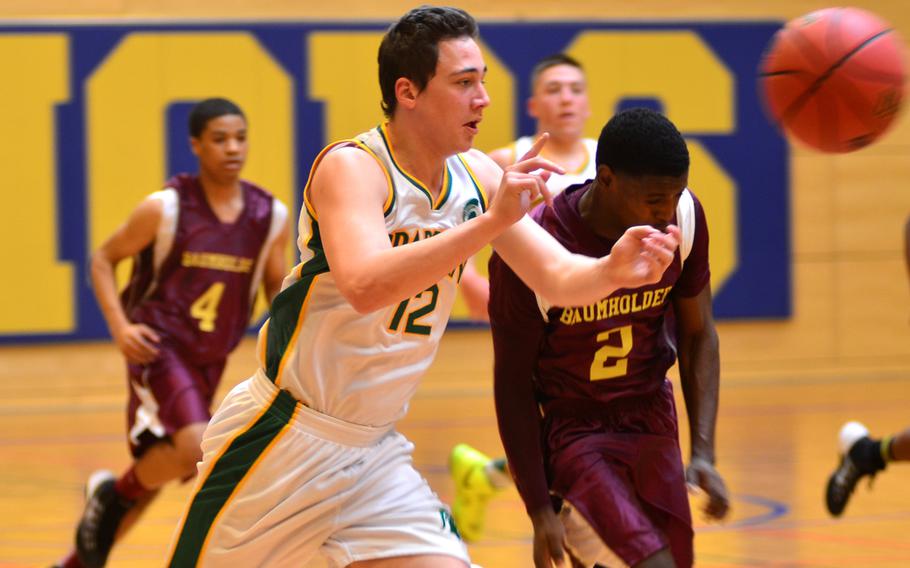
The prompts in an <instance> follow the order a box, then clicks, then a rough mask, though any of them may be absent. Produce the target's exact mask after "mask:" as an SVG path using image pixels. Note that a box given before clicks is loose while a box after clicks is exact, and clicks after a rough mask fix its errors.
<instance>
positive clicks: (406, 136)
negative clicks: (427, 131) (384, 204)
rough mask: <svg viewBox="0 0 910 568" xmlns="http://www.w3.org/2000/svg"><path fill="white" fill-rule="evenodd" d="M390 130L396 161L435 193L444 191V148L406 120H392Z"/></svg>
mask: <svg viewBox="0 0 910 568" xmlns="http://www.w3.org/2000/svg"><path fill="white" fill-rule="evenodd" d="M386 132H387V133H388V135H389V146H390V147H391V148H392V152H393V154H394V156H395V161H396V163H397V164H398V167H400V168H401V169H402V170H404V171H405V172H407V174H408V175H410V176H411V177H414V178H416V179H417V180H418V181H420V182H421V183H422V184H424V185H425V186H426V187H427V188H428V189H429V190H430V193H432V194H433V196H434V197H435V196H438V195H439V192H440V191H442V180H443V172H444V171H445V161H446V158H448V156H447V155H445V153H444V152H441V151H439V150H437V149H436V148H434V146H433V144H432V143H431V142H430V140H428V137H426V136H421V134H420V131H419V130H415V129H413V128H410V127H409V125H408V124H407V123H406V122H405V121H401V120H398V121H394V122H393V121H390V122H389V123H388V125H387V128H386Z"/></svg>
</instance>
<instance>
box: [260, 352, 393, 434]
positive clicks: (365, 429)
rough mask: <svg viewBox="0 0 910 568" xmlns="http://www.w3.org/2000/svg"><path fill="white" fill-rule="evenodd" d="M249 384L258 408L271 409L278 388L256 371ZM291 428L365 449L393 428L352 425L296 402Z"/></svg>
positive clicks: (391, 425) (263, 374)
mask: <svg viewBox="0 0 910 568" xmlns="http://www.w3.org/2000/svg"><path fill="white" fill-rule="evenodd" d="M249 385H250V387H249V389H250V390H249V392H250V395H251V396H252V397H253V398H254V399H255V400H256V401H257V402H258V403H259V404H261V405H262V406H272V405H273V403H274V402H275V400H276V397H278V396H279V391H280V389H279V388H278V387H277V386H276V385H275V383H273V382H272V381H270V380H269V378H268V377H267V376H266V375H265V373H264V372H263V371H262V369H258V370H257V371H256V374H255V375H253V377H252V378H250V380H249ZM284 396H288V397H290V398H293V397H291V396H290V394H289V393H288V392H287V391H284ZM291 427H292V428H295V429H298V430H300V431H303V432H306V433H308V434H311V435H313V436H317V437H319V438H322V439H324V440H329V441H331V442H335V443H339V444H344V445H347V446H359V447H367V446H372V445H373V444H375V443H376V442H378V441H379V440H380V439H381V438H382V437H383V436H385V435H386V434H388V433H389V432H391V431H392V430H393V428H394V425H393V424H389V425H387V426H379V427H375V426H364V425H363V424H354V423H353V422H347V421H345V420H341V419H340V418H335V417H334V416H329V415H328V414H323V413H321V412H318V411H316V410H313V409H312V408H310V407H308V406H306V405H305V404H303V403H302V402H300V401H297V404H296V406H295V407H294V419H293V422H292V424H291Z"/></svg>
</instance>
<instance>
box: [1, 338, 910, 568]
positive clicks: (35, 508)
mask: <svg viewBox="0 0 910 568" xmlns="http://www.w3.org/2000/svg"><path fill="white" fill-rule="evenodd" d="M491 361H492V354H491V348H490V342H489V337H488V333H487V332H486V331H483V330H479V331H478V330H475V331H452V332H449V333H448V334H447V336H446V338H445V339H444V341H443V344H442V347H441V349H440V354H439V357H438V359H437V361H436V363H435V364H434V366H433V368H432V370H431V372H430V373H429V375H428V377H427V378H426V379H425V382H424V384H423V385H422V387H421V389H420V390H419V391H418V394H417V396H416V398H415V399H414V401H413V403H412V406H411V412H410V415H409V416H408V418H406V419H405V420H404V422H403V423H402V424H401V428H400V429H401V430H402V431H403V432H404V433H405V434H406V435H408V436H409V437H410V438H411V439H412V440H413V441H414V442H415V444H416V446H417V450H416V453H415V462H416V464H417V466H418V468H419V469H420V470H421V471H422V472H423V473H424V475H426V477H427V478H428V479H429V481H430V483H431V485H432V486H433V487H434V488H435V489H436V491H437V492H438V493H439V494H440V496H441V497H442V498H443V499H444V500H447V499H449V498H450V497H451V495H452V490H453V489H452V484H451V482H450V480H449V478H448V475H447V473H446V465H445V464H446V457H447V455H448V452H449V450H450V448H451V447H452V445H453V444H455V443H457V442H460V441H468V442H470V443H472V444H474V445H475V446H477V447H478V448H480V449H482V450H484V451H486V452H488V453H491V454H498V453H499V452H500V451H501V450H500V445H499V438H498V435H497V432H496V424H495V418H494V414H493V403H492V393H491V374H490V369H491ZM253 365H254V363H253V344H252V340H246V341H245V342H244V343H243V344H242V345H241V347H240V349H239V350H238V352H237V353H235V355H234V358H233V360H232V362H231V364H230V365H229V366H228V369H227V372H226V374H225V384H224V385H223V389H222V394H223V393H224V392H226V389H227V387H229V386H231V385H233V384H235V383H236V382H237V381H239V380H241V379H243V378H245V377H246V376H247V375H249V374H250V372H251V371H252V369H253ZM796 367H799V366H798V365H797V366H796ZM722 380H723V388H722V401H721V412H720V420H719V433H718V437H719V439H718V444H719V445H718V460H719V466H720V469H721V472H722V473H723V474H724V476H725V477H726V480H727V482H728V484H729V486H730V489H731V493H732V497H733V513H732V516H731V518H730V519H729V520H728V521H727V522H725V523H724V524H706V523H705V522H703V520H702V519H701V516H700V515H699V514H698V513H696V514H695V517H696V525H697V534H696V554H697V565H698V566H704V567H714V568H720V567H728V566H793V567H819V568H821V567H847V566H849V567H857V566H887V567H907V566H910V466H903V467H902V466H901V465H897V466H892V467H891V468H889V470H888V471H887V472H885V474H884V475H881V476H879V478H878V479H876V480H875V484H874V487H873V489H872V490H871V491H870V490H869V489H868V488H866V487H865V486H861V487H860V488H859V489H858V493H857V495H855V496H854V499H853V501H852V502H851V504H850V507H849V508H848V510H847V513H846V514H845V516H844V517H843V518H842V519H840V520H833V519H830V518H829V517H828V516H827V514H826V512H825V511H824V508H823V502H822V492H823V487H824V482H825V479H826V477H827V475H828V472H829V471H830V470H831V468H833V466H834V465H835V461H836V450H835V437H836V433H837V430H838V428H839V427H840V425H841V424H842V423H843V422H844V421H846V420H849V419H853V418H859V419H862V420H863V421H865V422H866V423H867V425H868V426H869V427H870V428H871V429H872V430H873V432H888V431H893V430H897V429H900V428H903V427H904V426H906V425H910V365H904V364H897V365H892V366H890V367H888V368H877V369H871V368H853V369H852V370H847V371H844V370H826V369H820V368H817V366H813V365H809V364H806V365H803V366H802V369H801V370H800V369H798V368H797V369H795V370H792V371H780V372H769V371H767V370H766V371H763V372H762V373H761V374H758V373H751V372H750V371H749V370H748V365H740V366H739V368H737V369H735V370H734V371H731V372H728V371H727V369H726V367H725V372H724V376H723V379H722ZM124 381H125V379H124V374H123V365H122V363H121V359H120V357H119V355H118V354H117V353H116V351H115V350H114V348H113V347H112V346H111V345H110V344H107V343H90V344H67V345H50V346H28V347H3V348H0V567H13V566H15V567H22V566H48V565H50V564H51V563H52V562H53V561H55V560H57V559H58V558H59V557H60V556H61V555H62V554H63V553H64V552H65V550H66V549H67V548H68V546H69V544H70V543H71V542H72V536H73V524H74V521H75V519H76V517H77V516H78V514H79V513H80V511H81V508H82V496H81V491H82V484H83V483H84V481H85V479H86V477H87V475H88V474H89V473H90V472H91V471H93V470H94V469H97V468H99V467H106V468H110V469H113V470H115V471H118V472H119V471H121V470H122V469H123V468H124V467H125V466H126V465H127V450H126V446H125V443H124V420H125V418H124V414H123V401H124V392H125V391H124ZM682 414H683V415H684V412H682ZM681 431H682V432H687V430H686V426H685V425H684V424H683V425H681ZM683 438H684V440H683V442H684V445H685V444H686V443H687V440H685V438H686V436H683ZM187 493H188V488H187V487H186V486H173V487H169V488H168V489H167V490H165V491H164V492H163V493H162V496H161V497H160V499H159V501H158V502H156V503H155V504H154V505H153V506H152V507H151V508H150V509H149V511H148V512H147V514H146V516H145V518H144V519H143V522H142V523H141V524H140V525H139V526H137V527H136V529H135V530H134V531H133V532H132V533H130V534H129V535H128V536H127V538H126V539H125V540H124V541H123V542H122V543H121V544H120V545H119V547H118V548H117V549H116V550H115V552H114V554H113V556H112V558H111V561H110V563H109V566H111V567H112V568H118V567H119V568H144V567H153V566H161V565H162V556H163V554H164V553H165V552H164V551H165V549H166V547H167V544H168V542H169V539H170V534H171V531H172V529H173V526H174V523H175V521H176V518H177V516H178V515H179V513H180V510H181V508H182V504H183V502H184V501H185V499H186V497H187ZM698 504H699V503H698V500H697V499H695V500H693V505H694V506H695V507H697V506H698ZM530 536H531V532H530V525H529V523H528V522H527V520H526V518H525V515H524V509H523V506H522V504H521V501H520V499H519V498H518V495H517V493H516V492H515V491H514V489H510V490H507V491H505V492H503V494H502V495H501V496H500V497H499V498H497V499H496V500H495V501H493V502H492V503H491V506H490V516H489V528H488V533H487V536H486V538H485V539H484V540H483V541H482V542H478V543H476V544H474V545H471V547H470V548H471V553H472V556H473V559H474V561H475V562H476V563H478V564H480V565H483V566H486V567H487V568H518V567H527V566H531V565H532V563H531V560H530ZM317 566H322V563H321V562H319V561H315V562H313V563H312V567H314V568H315V567H317Z"/></svg>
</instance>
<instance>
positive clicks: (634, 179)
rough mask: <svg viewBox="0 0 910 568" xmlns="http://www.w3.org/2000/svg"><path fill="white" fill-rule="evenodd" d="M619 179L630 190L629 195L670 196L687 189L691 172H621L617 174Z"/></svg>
mask: <svg viewBox="0 0 910 568" xmlns="http://www.w3.org/2000/svg"><path fill="white" fill-rule="evenodd" d="M617 181H619V183H620V184H622V185H623V186H624V187H625V188H626V189H627V190H629V191H628V195H629V196H630V197H631V196H632V195H635V196H638V197H648V196H652V197H654V196H661V195H667V196H669V195H674V194H678V193H681V192H682V190H684V189H686V186H687V185H688V183H689V174H688V172H686V173H683V174H682V175H680V176H664V175H653V174H644V175H628V174H620V175H618V176H617Z"/></svg>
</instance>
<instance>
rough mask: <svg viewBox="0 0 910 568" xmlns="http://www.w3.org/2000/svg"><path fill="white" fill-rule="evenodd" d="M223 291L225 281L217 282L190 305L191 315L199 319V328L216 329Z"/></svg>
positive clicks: (203, 329)
mask: <svg viewBox="0 0 910 568" xmlns="http://www.w3.org/2000/svg"><path fill="white" fill-rule="evenodd" d="M223 293H224V282H215V283H214V284H212V285H211V286H209V288H208V290H206V291H205V292H203V293H202V295H201V296H199V297H198V298H196V301H195V302H193V305H192V306H190V315H191V316H192V317H194V318H196V319H198V320H199V329H201V330H202V331H215V319H217V318H218V304H219V303H221V294H223Z"/></svg>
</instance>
